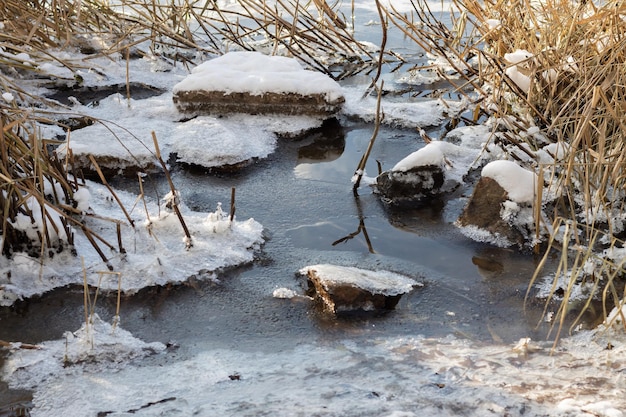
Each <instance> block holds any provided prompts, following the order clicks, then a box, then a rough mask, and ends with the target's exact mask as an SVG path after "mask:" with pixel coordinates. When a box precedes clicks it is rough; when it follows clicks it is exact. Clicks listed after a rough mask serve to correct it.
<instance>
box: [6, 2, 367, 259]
mask: <svg viewBox="0 0 626 417" xmlns="http://www.w3.org/2000/svg"><path fill="white" fill-rule="evenodd" d="M113 3H115V5H111V4H110V3H109V2H107V1H103V0H41V1H37V0H33V1H23V0H8V1H5V2H3V7H2V8H0V22H2V25H3V27H2V30H1V31H0V90H1V91H2V92H3V93H5V94H9V93H10V94H11V95H12V96H13V97H14V98H15V100H13V101H7V100H4V101H3V100H0V129H1V132H2V137H1V142H0V146H1V147H0V178H1V179H2V183H1V190H0V191H1V192H0V207H2V210H3V216H2V223H1V224H0V234H1V236H2V242H1V252H2V254H3V255H5V256H11V254H12V253H14V252H16V251H23V250H27V251H29V252H30V253H31V254H33V255H37V256H39V257H41V258H43V257H45V256H53V255H54V253H55V252H56V251H60V250H63V248H64V247H69V248H71V247H72V246H73V239H72V228H73V227H75V228H79V229H81V230H82V231H83V232H84V233H85V235H86V236H87V238H88V239H89V241H90V242H91V244H92V246H93V248H94V249H95V250H96V251H97V252H98V253H99V254H100V256H101V257H102V259H103V260H104V261H105V262H107V258H106V256H105V251H104V250H102V249H101V248H100V247H101V246H103V247H105V248H108V249H111V250H117V249H119V251H123V248H122V247H121V244H119V248H116V247H115V245H114V244H112V243H109V242H106V241H105V240H104V239H102V238H101V237H99V236H98V235H97V234H96V233H95V232H93V231H92V230H89V229H88V228H86V227H85V226H84V225H83V224H82V223H81V222H80V221H79V220H78V218H79V216H80V215H81V213H80V212H79V211H78V210H77V209H76V201H75V200H74V198H73V195H74V193H75V192H76V191H77V190H78V188H79V187H80V184H79V181H78V180H77V179H76V177H80V175H74V173H73V172H72V169H71V167H72V161H71V158H70V159H69V160H67V161H58V160H56V159H55V158H54V157H53V156H52V155H51V154H50V153H49V152H48V146H47V145H48V143H47V141H46V140H44V139H43V138H42V137H41V135H40V132H39V128H38V126H39V124H40V123H46V124H50V123H56V122H55V119H56V118H57V117H55V116H54V115H53V113H51V112H48V111H49V110H50V109H51V108H53V107H54V106H57V107H58V104H55V103H52V102H48V101H46V100H45V99H44V98H42V97H37V96H32V95H30V94H29V93H28V92H27V90H26V89H24V88H22V87H23V85H22V84H21V83H22V82H24V81H25V80H26V81H29V80H36V79H46V78H57V79H58V77H59V75H58V74H48V73H46V68H49V67H50V66H46V65H43V64H46V63H52V64H54V65H53V66H54V68H59V67H62V68H65V69H66V70H67V71H66V72H65V74H66V75H64V77H65V78H66V80H65V81H66V82H67V83H74V84H77V85H79V84H80V82H81V77H80V75H79V74H78V70H87V69H89V70H94V68H93V65H91V64H90V62H89V60H90V59H91V58H92V57H110V58H112V59H119V58H120V57H121V58H122V59H126V60H128V59H129V56H130V54H131V53H132V54H133V56H137V55H139V56H141V55H148V56H157V57H160V59H162V60H166V61H169V62H172V63H173V62H183V63H185V64H187V63H192V61H193V60H194V59H195V58H197V57H198V56H203V55H218V54H222V53H224V52H227V51H228V50H229V49H233V48H238V49H245V50H263V51H265V52H268V53H273V54H286V55H291V56H294V57H297V58H298V59H300V60H301V61H302V62H304V63H306V64H308V66H310V67H312V68H314V69H317V70H319V71H322V72H325V73H327V74H329V75H331V76H333V77H335V78H341V77H345V76H348V75H350V74H353V73H355V72H358V71H363V70H366V69H370V70H371V69H374V68H375V67H376V65H375V63H376V60H377V59H375V58H373V57H372V56H371V55H370V52H369V51H368V50H367V49H366V48H365V47H364V46H363V45H362V44H361V43H359V42H357V41H356V40H355V39H354V38H353V37H352V34H351V31H350V28H349V24H347V23H346V17H345V16H343V15H340V14H339V13H338V12H337V11H336V10H337V6H338V5H337V4H329V3H326V2H325V1H324V0H314V1H312V2H311V1H307V2H301V1H300V0H277V1H276V2H272V3H271V4H269V3H267V4H266V3H265V2H264V1H257V0H240V1H239V2H238V4H237V6H238V7H233V8H230V9H220V8H219V6H218V5H217V3H216V2H210V1H205V0H202V1H200V0H173V1H168V2H159V1H154V0H124V1H121V2H113ZM64 50H67V51H69V52H73V53H74V54H72V55H71V56H75V57H76V58H73V59H71V60H70V59H64V58H60V57H62V56H64V55H63V54H59V53H51V52H53V51H64ZM131 51H132V52H131ZM75 52H81V53H82V54H83V56H82V58H81V56H80V55H78V54H75ZM96 70H97V69H96ZM67 74H69V75H67ZM62 77H63V76H62ZM61 112H63V109H61ZM155 156H158V155H155ZM94 166H95V168H96V170H98V167H97V164H95V163H94ZM101 180H102V181H103V182H104V183H105V185H106V179H105V178H104V177H103V176H102V175H101ZM111 192H112V190H111ZM112 193H113V192H112ZM113 196H114V197H115V195H114V193H113ZM122 209H123V210H124V208H123V207H122ZM24 216H25V217H24ZM23 218H26V219H29V221H30V222H32V223H38V224H39V223H40V224H41V226H40V229H39V230H38V231H37V236H28V235H27V233H26V232H25V231H24V228H20V227H17V226H16V225H17V223H16V221H17V219H23ZM39 218H41V219H42V220H41V221H39V220H38V219H39ZM128 221H129V223H130V224H131V226H132V220H130V218H128ZM181 224H182V226H183V229H185V224H184V221H183V220H182V219H181ZM117 226H118V233H119V224H118V225H117ZM186 234H187V235H188V232H186ZM64 235H67V238H66V239H64V238H63V236H64ZM118 240H119V239H118ZM188 242H189V244H191V240H190V239H188Z"/></svg>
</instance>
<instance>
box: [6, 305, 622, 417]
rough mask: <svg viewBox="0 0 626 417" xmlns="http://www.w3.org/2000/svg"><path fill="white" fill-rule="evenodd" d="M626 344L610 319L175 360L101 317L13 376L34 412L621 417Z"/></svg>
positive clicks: (22, 354)
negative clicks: (541, 333) (546, 330)
mask: <svg viewBox="0 0 626 417" xmlns="http://www.w3.org/2000/svg"><path fill="white" fill-rule="evenodd" d="M624 342H625V340H624V335H623V333H622V332H620V331H619V329H617V328H616V327H615V326H613V325H609V324H606V325H603V326H601V327H600V328H599V329H598V330H596V331H586V332H581V333H579V334H577V335H575V336H573V337H571V338H568V339H565V340H564V341H563V343H562V345H561V346H559V347H558V348H556V349H554V350H553V349H552V346H551V345H549V344H546V343H538V342H534V341H532V340H530V339H528V338H522V339H520V340H519V341H518V342H517V343H513V344H485V343H481V342H477V341H474V342H472V341H468V340H461V339H457V338H455V337H452V336H450V337H446V338H442V339H432V338H424V337H421V336H418V335H406V336H404V337H396V338H377V337H374V338H372V339H371V340H370V341H369V342H365V343H358V344H357V343H354V342H353V341H351V340H339V341H337V342H333V343H331V344H324V345H322V344H315V343H313V344H307V343H305V344H301V345H297V346H291V347H285V348H283V349H280V350H278V351H253V352H250V351H244V350H240V349H237V348H235V349H207V350H206V351H203V352H200V353H197V354H194V355H191V356H189V357H187V358H181V359H176V360H175V359H174V358H173V354H172V353H170V352H168V350H166V349H165V346H164V345H162V344H161V343H146V342H144V341H141V340H138V339H136V338H134V337H133V336H132V335H131V334H130V333H128V332H126V331H125V330H123V329H122V328H120V326H119V325H118V326H117V327H115V328H114V327H113V326H112V325H110V324H108V323H105V322H103V321H102V320H100V319H99V318H98V317H97V316H95V317H94V318H93V324H92V325H90V326H89V327H86V326H85V325H83V327H81V329H79V330H78V331H76V332H73V333H72V332H67V333H66V335H65V337H64V338H61V339H59V340H54V341H50V342H44V343H42V344H41V345H40V347H41V349H38V350H21V349H14V350H13V351H12V352H11V353H10V355H9V357H8V358H7V360H6V361H5V363H4V366H3V369H2V373H3V379H4V380H6V381H8V383H9V384H10V386H11V387H13V388H21V389H30V390H34V391H35V395H34V398H33V402H34V404H35V408H34V409H33V410H32V411H31V415H32V416H33V417H44V416H58V415H72V416H76V417H82V416H93V415H98V413H105V412H106V413H111V414H113V415H139V416H154V415H169V416H186V415H222V416H235V415H260V414H271V415H275V416H291V415H300V414H302V413H303V412H304V413H306V414H307V415H317V414H320V415H346V416H349V415H350V416H352V415H364V416H420V415H432V416H454V415H460V414H462V415H464V416H486V415H526V416H533V417H534V416H544V415H550V416H563V417H565V416H574V415H575V416H610V417H613V416H615V417H621V416H623V415H624V413H623V411H622V410H624V409H625V408H626V399H625V398H624V396H623V395H622V394H623V390H624V389H626V386H625V381H624V378H623V376H622V371H623V357H624V353H625V350H626V343H624ZM609 343H611V344H612V345H613V346H614V347H613V348H612V349H608V350H607V348H606V347H607V345H608V344H609ZM141 358H144V360H143V361H142V360H141ZM146 358H152V359H151V360H150V362H147V363H146V361H145V359H146ZM460 410H462V411H460Z"/></svg>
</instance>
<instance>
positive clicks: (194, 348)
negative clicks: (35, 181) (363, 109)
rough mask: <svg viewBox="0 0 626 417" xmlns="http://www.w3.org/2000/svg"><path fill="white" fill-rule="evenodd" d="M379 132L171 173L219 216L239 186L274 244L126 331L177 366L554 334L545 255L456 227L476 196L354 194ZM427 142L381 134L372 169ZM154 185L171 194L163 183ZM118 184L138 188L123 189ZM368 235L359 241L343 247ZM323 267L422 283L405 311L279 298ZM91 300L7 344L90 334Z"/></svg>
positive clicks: (21, 328) (322, 138) (285, 143)
mask: <svg viewBox="0 0 626 417" xmlns="http://www.w3.org/2000/svg"><path fill="white" fill-rule="evenodd" d="M370 136H371V126H368V125H363V124H361V123H357V122H351V121H348V120H341V122H340V123H330V124H329V125H328V126H327V127H326V128H325V129H322V130H320V131H318V132H314V133H312V134H311V135H308V136H306V137H304V138H301V139H298V140H294V139H281V140H280V143H279V146H278V149H277V151H276V152H275V153H274V154H273V155H271V156H270V157H269V158H268V159H266V160H263V161H258V162H256V163H255V164H253V165H252V166H250V167H248V168H246V169H244V170H243V171H241V172H238V173H231V174H224V173H222V174H216V173H208V172H205V171H203V170H197V169H190V168H189V167H182V166H175V167H173V169H172V178H173V181H174V183H175V184H176V186H177V187H178V188H179V189H180V191H181V193H182V198H183V200H184V201H185V202H186V204H188V205H189V206H190V207H191V208H193V209H195V210H199V211H212V210H213V209H214V208H215V206H216V204H217V202H218V201H220V202H222V203H223V204H224V206H225V207H228V205H229V202H230V195H231V188H232V187H235V188H236V207H237V210H236V215H237V216H238V218H239V219H247V218H249V217H254V218H255V219H256V220H257V221H259V222H260V223H261V224H263V225H264V227H265V229H266V234H267V242H266V244H265V245H264V247H263V251H262V253H260V255H259V259H258V261H257V262H255V263H254V264H253V265H248V266H244V267H240V268H236V269H233V270H230V271H225V272H224V273H223V274H222V275H220V276H219V282H215V281H197V280H194V279H192V280H191V281H190V283H189V284H188V285H182V286H172V287H165V288H149V289H146V290H144V291H142V292H140V293H139V294H136V295H134V296H130V297H125V298H124V299H123V301H122V310H121V317H122V322H121V323H122V326H123V327H124V328H125V329H126V330H129V331H130V332H132V333H133V334H134V335H135V336H136V337H138V338H141V339H143V340H146V341H161V342H164V343H170V344H172V345H175V346H178V349H177V351H176V353H175V354H174V355H170V357H169V359H168V360H169V361H176V360H182V359H185V358H191V357H193V355H196V354H199V353H201V352H205V351H213V350H216V349H226V350H229V351H230V350H237V351H239V352H241V351H244V352H251V353H255V354H268V355H271V354H273V353H274V352H276V351H280V350H283V349H291V348H296V347H297V346H300V345H301V344H305V343H306V344H310V343H314V344H321V345H322V346H325V345H328V346H333V344H334V343H338V342H340V341H345V340H346V339H349V340H352V341H354V342H355V343H360V342H364V343H365V342H368V341H371V340H373V339H377V338H383V339H386V338H394V337H402V336H418V335H420V336H425V337H434V338H438V337H445V336H447V335H450V334H452V335H455V336H457V337H459V338H466V339H469V340H474V341H484V342H494V343H500V342H505V343H511V342H514V341H516V340H518V339H520V338H522V337H531V338H533V339H539V340H542V339H545V338H546V336H547V331H548V329H549V326H548V325H547V324H546V323H545V322H544V321H542V313H543V305H542V303H541V302H538V301H532V302H530V303H529V304H527V305H526V306H525V305H524V296H525V293H526V290H527V286H528V282H529V279H530V277H531V276H532V273H533V271H534V268H535V265H536V263H535V262H536V259H535V258H534V257H533V256H532V255H530V254H523V253H520V252H519V251H516V250H511V249H500V248H494V247H492V246H489V245H485V244H479V243H475V242H472V241H471V240H469V239H467V238H466V237H464V236H463V235H461V234H460V232H459V231H458V230H457V229H456V227H455V226H454V224H453V223H454V221H455V219H456V218H457V217H458V215H459V213H460V211H461V210H462V207H463V205H464V202H465V200H466V198H467V195H468V193H469V192H470V190H468V189H466V188H460V189H459V190H456V191H455V192H454V193H453V194H451V195H449V196H446V197H445V198H443V199H442V200H440V201H436V202H433V203H429V204H426V205H424V206H423V207H416V208H414V209H411V210H404V211H400V210H391V209H389V208H387V207H386V206H385V205H384V204H382V202H381V201H380V200H379V199H378V197H377V196H376V195H375V194H373V192H372V190H371V189H370V188H369V187H368V186H362V187H361V189H360V190H359V197H358V198H355V197H354V196H353V193H352V184H351V182H350V178H351V176H352V174H353V172H354V170H355V168H356V165H357V163H358V160H359V158H360V157H361V155H362V153H363V151H364V149H365V147H366V146H367V143H368V141H369V138H370ZM419 146H422V144H421V142H420V139H419V138H418V135H417V134H416V133H415V132H413V131H408V130H399V129H392V128H383V129H382V130H381V132H380V134H379V137H378V138H377V141H376V144H375V147H374V149H373V152H372V157H371V160H370V161H369V163H368V166H367V168H366V171H367V172H368V173H370V174H371V175H374V174H375V173H376V171H377V164H376V160H378V161H379V162H380V164H381V165H382V167H383V169H388V168H389V167H390V166H392V165H394V164H395V163H396V162H397V161H398V160H399V159H401V158H402V157H404V156H405V155H406V154H407V153H409V152H411V151H413V150H415V149H417V148H418V147H419ZM152 180H153V182H152V185H153V186H154V187H156V189H158V190H160V192H161V195H163V194H164V192H166V191H167V184H166V182H165V180H164V178H158V177H154V178H153V179H152ZM115 185H116V186H117V187H121V188H128V189H134V188H135V187H136V185H135V184H134V183H133V182H132V181H126V180H120V182H119V183H117V184H115ZM359 226H361V232H360V233H359V234H356V235H354V237H352V238H347V239H345V240H343V241H341V242H339V243H337V242H338V241H340V240H342V239H343V238H346V237H347V236H349V235H350V234H352V233H354V232H356V231H357V230H359ZM365 235H367V239H366V236H365ZM368 240H369V243H368ZM317 263H333V264H338V265H350V266H358V267H361V268H367V269H387V270H392V271H396V272H400V273H404V274H407V275H409V276H412V277H414V278H415V279H417V280H419V281H421V282H423V283H424V287H423V288H417V289H416V290H414V291H413V292H412V293H410V294H407V295H405V296H404V297H403V298H402V299H401V300H400V303H399V304H398V306H397V307H396V310H394V311H390V312H387V313H380V314H367V315H349V316H341V317H335V316H331V315H328V314H327V313H325V312H323V311H322V310H321V309H320V308H319V306H317V305H316V304H315V303H313V302H312V301H311V300H308V299H305V298H296V299H293V300H282V299H276V298H273V297H272V292H273V290H274V289H276V288H281V287H287V288H291V289H294V290H296V291H298V292H299V293H303V292H304V288H305V282H304V280H303V278H302V277H300V276H298V275H297V271H298V270H299V269H300V268H302V267H304V266H306V265H310V264H317ZM115 301H116V300H115V298H114V297H110V298H107V297H101V298H100V299H99V301H98V305H97V311H98V313H99V314H100V316H101V317H102V318H104V319H106V320H111V318H112V316H113V314H114V312H115V304H116V303H115ZM82 305H83V294H82V289H81V288H66V289H59V290H56V291H54V292H52V293H50V294H46V295H44V296H42V297H41V298H38V299H33V300H29V301H25V302H23V303H20V304H18V305H17V306H16V307H15V308H12V309H3V310H1V312H0V314H1V316H0V320H1V321H2V325H3V326H2V333H1V335H0V339H4V340H20V341H22V342H28V343H38V342H41V341H44V340H52V339H58V338H60V337H61V335H62V334H63V332H64V331H66V330H68V329H76V328H78V327H79V326H80V324H81V322H82V320H83V311H82ZM366 362H367V361H366ZM362 365H364V366H370V365H371V364H370V365H367V363H363V364H362ZM29 395H30V394H29V393H25V392H20V391H10V390H8V391H7V390H5V391H4V392H1V393H0V401H1V403H2V404H3V405H5V410H6V405H7V404H11V403H18V404H20V403H22V404H23V403H25V402H27V401H28V399H29ZM255 409H256V408H255ZM8 415H11V414H10V413H8Z"/></svg>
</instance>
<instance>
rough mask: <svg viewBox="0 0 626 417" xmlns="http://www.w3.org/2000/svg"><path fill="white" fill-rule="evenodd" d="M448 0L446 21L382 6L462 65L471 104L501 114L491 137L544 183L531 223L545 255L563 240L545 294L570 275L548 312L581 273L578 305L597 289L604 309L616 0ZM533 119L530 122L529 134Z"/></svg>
mask: <svg viewBox="0 0 626 417" xmlns="http://www.w3.org/2000/svg"><path fill="white" fill-rule="evenodd" d="M452 4H453V5H452V10H451V12H452V13H451V15H452V25H443V24H441V22H440V21H439V20H438V19H437V17H436V16H435V15H434V14H433V13H431V12H430V10H428V8H427V7H426V6H424V5H423V3H422V2H416V3H414V7H415V10H414V12H413V13H410V14H401V13H399V12H397V11H396V10H394V9H393V6H391V8H390V9H389V10H388V11H387V13H388V15H389V17H390V20H391V21H392V22H393V23H395V24H396V26H397V27H399V28H400V29H401V30H403V31H404V32H405V33H406V34H407V36H409V37H410V38H411V39H413V40H415V42H416V43H417V44H418V45H419V46H420V47H421V48H423V49H424V50H425V51H427V52H430V53H433V54H436V55H438V56H441V57H443V58H445V59H446V60H447V61H448V62H449V64H450V65H451V66H452V67H453V68H454V70H455V71H456V73H457V75H460V80H461V81H459V79H450V82H451V83H453V84H454V85H456V87H457V88H458V89H459V91H471V93H472V94H475V93H476V92H478V94H477V95H475V96H472V97H473V99H474V100H475V102H476V103H477V106H479V107H480V113H481V114H486V115H488V116H490V117H492V118H494V119H496V120H498V121H500V123H499V124H498V129H499V138H500V145H501V147H502V148H503V149H504V150H505V151H507V152H509V154H510V155H511V157H513V158H516V159H523V160H524V161H525V163H526V164H527V165H529V166H532V167H534V168H535V169H536V170H537V172H541V173H542V175H541V178H545V180H546V184H545V188H544V190H545V191H544V193H543V195H541V193H540V194H539V196H538V201H537V206H538V207H541V208H542V209H543V211H544V214H545V216H540V215H536V225H535V227H536V228H537V231H536V235H537V236H543V240H544V241H545V242H548V245H547V246H548V248H547V250H546V255H545V256H546V257H547V256H549V254H550V253H551V251H552V250H553V249H558V250H560V251H561V261H560V262H559V268H558V270H557V272H556V274H555V277H554V282H555V285H554V286H553V288H552V291H551V292H550V296H549V298H550V299H552V298H553V297H555V296H556V293H557V292H556V290H557V285H556V282H557V281H558V280H559V279H562V278H565V281H566V282H568V284H567V286H566V288H565V289H563V288H561V290H564V295H563V303H562V304H561V308H560V309H559V311H558V314H557V317H556V322H557V323H559V324H560V325H562V324H563V320H564V317H565V315H566V314H567V313H568V307H567V306H568V302H569V295H570V293H571V288H572V287H573V286H574V285H575V284H580V282H581V281H587V283H588V285H587V287H588V289H589V292H588V298H587V300H586V306H589V304H590V303H591V301H592V298H593V297H595V296H597V294H601V299H602V301H603V302H604V306H605V309H606V308H607V307H608V306H611V305H621V303H623V301H622V300H623V299H624V294H623V293H622V288H623V287H624V285H623V276H624V272H625V271H624V266H623V264H622V262H623V256H620V250H621V249H622V248H623V241H622V239H623V238H624V235H625V230H626V210H625V208H624V203H625V201H626V175H624V169H623V167H624V162H625V158H626V150H625V146H624V143H625V142H624V141H625V139H626V138H625V132H626V129H625V127H626V126H625V124H626V122H625V119H624V118H625V116H626V48H625V46H626V36H624V34H625V33H626V21H624V19H623V15H624V13H626V4H624V3H623V2H619V1H607V2H576V1H566V0H547V1H531V0H516V1H511V2H503V1H499V0H498V1H496V0H487V1H481V2H478V1H476V0H454V1H453V2H452ZM444 75H445V74H444ZM468 87H469V89H468ZM468 94H469V93H468ZM477 113H478V112H475V114H477ZM531 128H532V129H534V130H533V132H535V133H539V134H528V132H529V131H530V129H531ZM554 144H558V146H559V148H555V147H554ZM548 145H552V146H551V147H547V146H548ZM542 148H543V149H550V151H549V152H548V153H549V154H550V155H551V156H552V157H553V159H554V161H553V162H551V163H546V162H545V159H543V160H542V159H541V158H540V157H539V152H538V151H540V150H541V149H542ZM555 149H560V152H557V151H555ZM520 155H521V157H520ZM542 217H543V219H542ZM545 260H546V258H544V261H545ZM543 265H544V262H542V263H541V264H540V267H539V268H538V269H537V272H536V274H535V277H533V282H535V281H536V279H537V278H538V276H539V274H540V273H541V268H542V266H543ZM531 284H532V283H531ZM605 313H606V311H605ZM579 318H580V316H579Z"/></svg>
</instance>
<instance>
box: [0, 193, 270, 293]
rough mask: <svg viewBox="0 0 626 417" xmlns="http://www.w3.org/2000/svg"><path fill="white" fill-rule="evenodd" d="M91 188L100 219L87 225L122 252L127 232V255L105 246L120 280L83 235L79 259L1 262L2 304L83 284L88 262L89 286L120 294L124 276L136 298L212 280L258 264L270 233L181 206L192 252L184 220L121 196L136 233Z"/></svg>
mask: <svg viewBox="0 0 626 417" xmlns="http://www.w3.org/2000/svg"><path fill="white" fill-rule="evenodd" d="M87 188H88V189H89V193H90V194H91V210H90V212H89V213H92V214H94V215H95V216H92V215H89V214H88V215H86V216H85V218H84V221H85V224H86V226H87V227H88V228H90V229H92V230H94V231H96V233H98V234H99V235H100V236H101V237H102V238H104V239H105V240H107V241H108V242H110V243H112V244H114V245H115V244H116V243H117V233H116V223H119V224H120V225H121V234H122V243H123V249H124V252H122V251H120V250H119V248H116V251H111V250H109V249H108V248H106V246H104V245H102V248H103V249H104V252H105V254H106V256H107V257H108V260H109V261H108V263H109V265H110V266H111V267H112V268H113V271H114V272H116V273H119V274H120V275H119V276H118V275H116V274H113V275H112V274H109V273H108V272H109V268H108V266H107V264H105V263H104V262H103V261H102V259H101V258H100V257H99V256H98V254H97V253H96V252H95V250H94V249H93V248H92V246H91V244H90V243H89V241H88V240H87V238H86V237H85V235H84V234H83V233H82V232H81V231H80V230H77V231H75V248H76V250H77V255H76V256H75V255H73V254H72V253H70V251H69V250H67V249H66V250H64V251H62V252H61V253H58V254H55V255H54V257H53V258H47V259H46V260H45V262H44V263H43V264H41V263H40V260H39V259H37V258H33V257H31V256H29V255H28V254H26V253H15V254H14V255H13V258H12V259H7V258H5V257H0V305H10V304H12V303H14V302H15V301H16V300H17V299H22V298H27V297H31V296H33V295H36V294H42V293H45V292H47V291H50V290H51V289H53V288H57V287H62V286H66V285H69V284H80V285H82V283H83V265H82V260H84V265H85V271H86V273H87V280H88V282H89V284H91V285H94V286H96V285H99V286H100V287H101V288H102V289H105V290H117V288H118V277H121V288H122V290H123V291H124V292H127V293H132V292H135V291H138V290H140V289H141V288H144V287H147V286H154V285H164V284H167V283H179V282H183V281H185V280H187V279H188V278H189V276H191V275H193V274H197V273H199V272H201V273H203V274H204V275H206V276H208V277H211V276H212V275H213V274H214V273H215V272H217V271H219V270H220V269H222V268H228V267H231V266H236V265H241V264H245V263H249V262H252V260H253V259H254V253H255V251H257V250H259V249H260V246H261V244H262V243H263V236H262V235H263V227H262V226H261V224H259V223H258V222H256V221H255V220H254V219H248V220H243V221H239V220H237V219H234V220H233V221H232V222H231V221H230V219H229V218H228V216H227V215H226V214H225V213H223V212H222V210H221V206H220V205H217V209H216V210H215V212H213V213H200V212H194V211H191V210H189V209H188V208H187V207H185V206H184V204H181V206H180V208H181V212H182V215H183V217H184V220H185V223H186V225H187V227H188V228H189V231H190V233H191V236H192V246H191V247H190V248H188V249H187V248H186V242H185V235H184V233H183V229H182V226H181V224H180V221H179V220H178V217H177V216H176V215H175V214H174V213H173V212H172V211H171V210H169V209H167V208H166V207H165V205H162V206H160V205H159V204H158V202H155V201H152V200H150V199H148V200H147V207H148V211H149V213H145V212H144V210H143V204H136V203H138V197H137V196H136V195H133V194H131V193H127V192H123V191H118V192H117V193H116V194H117V195H118V197H119V198H120V200H121V201H122V204H123V205H124V207H126V208H127V209H128V210H131V211H130V215H131V218H132V219H133V221H134V223H135V227H134V228H133V227H131V226H129V225H128V223H127V221H126V217H125V216H124V214H123V213H122V211H121V209H120V208H119V206H118V205H117V203H115V202H114V201H113V200H112V199H111V197H110V194H109V191H108V190H107V189H106V188H105V187H104V186H102V185H99V184H96V183H93V182H88V185H87ZM83 204H84V203H83ZM133 208H134V209H133ZM102 218H104V219H112V221H107V220H101V219H102ZM101 278H102V279H101Z"/></svg>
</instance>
